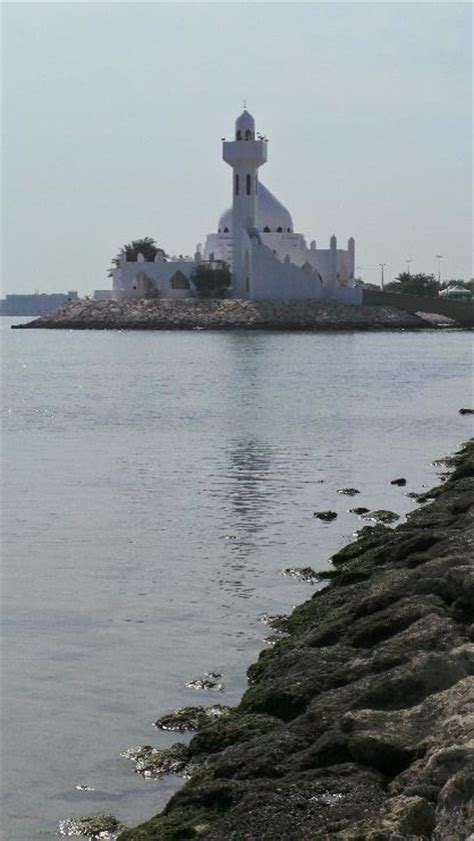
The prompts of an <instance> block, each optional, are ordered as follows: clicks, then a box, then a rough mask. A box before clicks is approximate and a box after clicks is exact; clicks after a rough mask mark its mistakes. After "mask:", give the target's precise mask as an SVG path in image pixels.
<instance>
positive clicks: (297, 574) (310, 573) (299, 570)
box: [281, 567, 318, 584]
mask: <svg viewBox="0 0 474 841" xmlns="http://www.w3.org/2000/svg"><path fill="white" fill-rule="evenodd" d="M281 575H287V576H288V577H289V578H297V579H298V580H299V581H306V582H308V584H314V583H315V582H316V581H317V580H318V573H317V572H315V571H314V569H313V568H312V567H287V569H282V571H281Z"/></svg>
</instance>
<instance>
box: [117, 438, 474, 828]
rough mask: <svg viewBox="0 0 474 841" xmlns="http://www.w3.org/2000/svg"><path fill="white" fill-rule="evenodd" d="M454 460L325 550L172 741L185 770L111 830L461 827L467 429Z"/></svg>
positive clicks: (470, 667)
mask: <svg viewBox="0 0 474 841" xmlns="http://www.w3.org/2000/svg"><path fill="white" fill-rule="evenodd" d="M452 466H453V467H454V470H453V472H452V473H451V475H450V476H449V477H448V478H447V481H445V482H444V483H443V484H442V485H441V486H440V487H439V488H438V489H434V491H433V490H432V491H431V499H432V501H431V502H430V503H429V504H427V505H426V506H423V507H422V508H419V509H417V510H416V511H414V512H412V514H411V516H410V517H409V518H408V520H407V522H405V523H403V524H401V525H399V526H398V527H396V528H394V529H393V528H388V527H387V526H385V525H383V524H378V525H375V526H374V527H372V528H370V527H365V528H363V529H361V531H360V532H359V534H358V536H357V539H356V540H355V541H354V542H353V543H352V544H350V545H349V546H346V547H344V549H342V550H341V551H340V552H338V553H337V554H336V555H335V556H334V557H333V564H334V569H333V571H332V577H331V580H330V584H329V586H327V587H326V589H325V590H322V591H317V592H316V593H315V594H314V595H313V597H312V598H311V599H309V600H308V601H306V602H304V603H303V604H302V605H300V606H298V607H297V608H296V609H295V610H294V611H293V613H292V614H291V615H290V616H288V617H284V618H282V620H281V621H282V624H284V630H285V631H287V632H288V635H287V636H286V637H284V638H282V639H280V640H278V641H277V642H276V644H275V645H274V646H273V648H272V649H266V650H264V651H263V652H262V653H261V655H260V657H259V659H258V661H257V662H256V663H254V664H253V666H251V667H250V669H249V682H250V686H249V688H248V690H247V691H246V692H245V694H244V696H243V698H242V700H241V703H240V705H239V706H238V707H236V708H235V709H233V710H232V711H231V712H230V714H229V716H228V717H226V718H224V719H220V720H217V721H216V722H215V723H211V724H208V725H206V726H205V727H203V728H202V729H199V730H198V732H197V734H196V736H195V737H194V738H193V739H192V741H191V742H190V743H189V745H187V746H186V762H187V764H188V767H189V763H195V765H194V768H195V771H194V776H193V777H192V779H191V781H190V782H189V783H188V784H187V785H186V786H185V787H184V788H183V789H182V790H181V791H179V792H178V793H177V794H175V795H174V797H173V798H172V799H171V800H170V802H169V803H168V805H167V807H166V808H165V810H164V812H163V813H162V814H160V815H157V816H156V817H154V818H152V819H151V820H149V821H147V822H146V823H144V824H142V825H141V826H139V827H136V828H134V829H129V830H125V831H124V832H123V833H122V834H121V835H120V841H151V839H156V841H158V839H159V840H160V841H165V840H166V839H175V838H201V837H202V838H206V839H210V841H244V839H245V841H261V840H262V841H265V840H266V841H280V840H281V841H283V839H291V840H292V841H300V839H321V841H323V839H325V840H327V839H336V841H366V840H367V839H368V841H385V839H387V841H388V839H391V840H392V841H403V840H404V839H405V840H407V841H415V839H417V840H418V839H434V841H465V839H467V838H469V837H471V833H472V832H473V828H474V806H473V804H474V796H473V795H474V677H473V676H474V644H473V641H474V629H473V620H474V563H473V560H472V558H473V551H472V550H473V530H472V520H473V518H472V508H473V502H474V494H473V490H474V445H473V444H472V443H471V444H470V445H466V447H465V448H463V450H462V451H461V453H460V454H459V455H458V456H457V457H456V459H455V460H454V462H452ZM277 624H278V619H277Z"/></svg>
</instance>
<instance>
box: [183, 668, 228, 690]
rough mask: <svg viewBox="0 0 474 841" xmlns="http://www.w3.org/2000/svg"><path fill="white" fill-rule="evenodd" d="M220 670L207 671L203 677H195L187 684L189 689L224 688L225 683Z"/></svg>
mask: <svg viewBox="0 0 474 841" xmlns="http://www.w3.org/2000/svg"><path fill="white" fill-rule="evenodd" d="M221 677H222V675H221V674H220V672H206V673H205V674H204V675H203V676H202V677H196V678H193V680H190V681H188V683H187V684H186V688H187V689H214V690H215V691H216V692H222V691H223V690H224V688H225V687H224V684H223V683H221V682H220V680H219V679H220V678H221Z"/></svg>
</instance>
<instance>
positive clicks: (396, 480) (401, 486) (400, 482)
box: [390, 478, 407, 488]
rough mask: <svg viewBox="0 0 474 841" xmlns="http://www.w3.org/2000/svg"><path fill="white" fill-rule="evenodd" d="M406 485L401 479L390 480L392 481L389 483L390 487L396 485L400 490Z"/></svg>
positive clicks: (404, 480)
mask: <svg viewBox="0 0 474 841" xmlns="http://www.w3.org/2000/svg"><path fill="white" fill-rule="evenodd" d="M406 483H407V480H406V479H403V478H400V479H392V481H391V482H390V484H391V485H398V486H399V487H400V488H403V487H404V486H405V485H406Z"/></svg>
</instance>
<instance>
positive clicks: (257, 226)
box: [112, 110, 362, 304]
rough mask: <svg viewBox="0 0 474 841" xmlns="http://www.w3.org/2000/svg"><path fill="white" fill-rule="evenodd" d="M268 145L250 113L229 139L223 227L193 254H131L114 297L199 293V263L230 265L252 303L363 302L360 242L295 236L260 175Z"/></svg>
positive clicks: (240, 293) (235, 286) (238, 293)
mask: <svg viewBox="0 0 474 841" xmlns="http://www.w3.org/2000/svg"><path fill="white" fill-rule="evenodd" d="M267 146H268V142H267V140H266V138H265V137H262V135H260V134H257V135H256V132H255V121H254V119H253V117H252V115H251V114H249V112H248V111H247V110H244V111H243V113H242V114H241V115H240V117H238V119H237V121H236V123H235V139H234V140H232V141H223V153H222V156H223V159H224V161H225V162H226V163H227V164H229V166H231V167H232V194H233V202H232V207H230V208H229V209H228V210H226V211H224V213H223V214H222V215H221V217H220V219H219V222H218V225H217V232H216V233H212V234H208V236H207V238H206V243H205V246H204V250H202V247H201V246H197V248H196V253H195V255H194V257H193V258H190V257H187V258H180V259H179V260H178V259H176V258H173V259H172V260H171V261H168V260H165V259H164V258H163V256H161V255H160V254H158V255H157V257H156V258H155V261H154V262H153V263H150V262H145V260H144V258H143V257H142V256H141V255H139V256H138V259H137V262H128V261H127V260H126V259H125V257H123V258H122V259H121V261H120V265H119V267H118V268H117V269H115V270H114V273H113V293H112V294H113V297H114V298H115V299H118V300H124V299H128V298H140V297H143V296H144V295H146V294H149V293H152V294H159V295H160V296H162V297H167V298H182V297H189V296H192V295H194V294H195V288H194V284H193V280H192V278H193V272H194V270H195V268H196V266H197V265H199V264H200V263H203V262H204V263H205V264H208V265H210V266H215V265H219V264H221V262H222V261H223V262H225V263H227V264H228V265H229V266H230V268H231V272H232V294H233V297H235V298H247V299H250V300H276V301H290V300H316V301H318V300H320V301H339V302H341V303H342V302H343V303H348V304H360V303H362V290H361V289H360V288H359V287H356V286H355V285H354V267H355V244H354V239H353V238H352V237H351V238H350V239H349V241H348V243H347V249H340V248H338V247H337V241H336V237H335V236H332V237H331V240H330V245H329V248H326V249H321V248H317V245H316V242H315V241H314V240H313V241H312V242H311V243H310V246H309V248H308V246H307V244H306V240H305V237H304V235H303V234H298V233H295V231H294V226H293V220H292V217H291V214H290V213H289V211H288V210H287V209H286V208H285V207H284V206H283V205H282V204H281V203H280V202H279V201H278V199H277V198H275V196H274V195H273V194H272V193H271V192H270V190H268V189H267V188H266V187H265V186H264V185H263V184H262V183H261V181H260V180H259V178H258V170H259V168H260V167H261V166H262V165H263V164H264V163H266V161H267Z"/></svg>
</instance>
